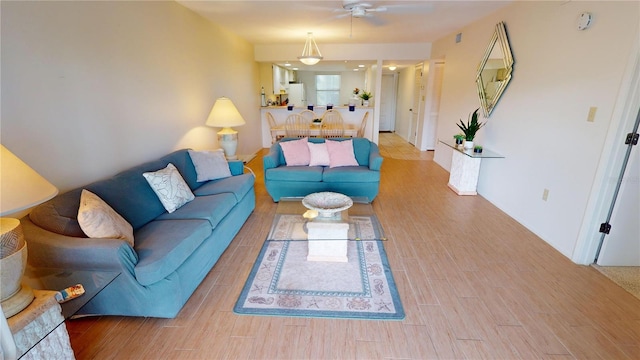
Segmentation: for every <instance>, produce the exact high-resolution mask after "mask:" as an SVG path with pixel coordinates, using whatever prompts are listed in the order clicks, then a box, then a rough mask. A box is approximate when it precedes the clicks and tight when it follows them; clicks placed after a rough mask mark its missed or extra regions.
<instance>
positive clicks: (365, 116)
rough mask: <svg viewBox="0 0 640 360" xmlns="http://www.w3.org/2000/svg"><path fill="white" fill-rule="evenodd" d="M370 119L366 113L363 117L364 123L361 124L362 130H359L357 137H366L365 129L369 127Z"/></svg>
mask: <svg viewBox="0 0 640 360" xmlns="http://www.w3.org/2000/svg"><path fill="white" fill-rule="evenodd" d="M368 117H369V112H368V111H367V112H365V113H364V116H363V117H362V122H361V123H360V128H359V129H358V134H357V135H356V136H357V137H364V129H365V128H366V127H367V118H368Z"/></svg>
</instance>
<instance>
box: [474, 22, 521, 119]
mask: <svg viewBox="0 0 640 360" xmlns="http://www.w3.org/2000/svg"><path fill="white" fill-rule="evenodd" d="M512 71H513V55H512V54H511V47H510V46H509V39H508V38H507V31H506V29H505V26H504V22H499V23H498V24H497V25H496V29H495V31H494V32H493V36H492V37H491V41H490V42H489V46H487V50H486V51H485V53H484V57H483V58H482V61H481V62H480V65H479V66H478V73H477V75H476V85H477V87H478V97H479V98H480V105H481V107H482V111H483V112H484V116H485V117H489V115H490V114H491V111H493V108H494V107H495V106H496V104H497V103H498V100H499V99H500V96H501V95H502V93H503V92H504V89H505V88H506V87H507V84H508V83H509V81H510V80H511V72H512Z"/></svg>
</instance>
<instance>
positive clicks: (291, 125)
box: [284, 114, 311, 138]
mask: <svg viewBox="0 0 640 360" xmlns="http://www.w3.org/2000/svg"><path fill="white" fill-rule="evenodd" d="M310 130H311V121H309V120H308V119H306V118H305V117H304V116H302V115H300V114H290V115H289V116H287V120H286V122H285V124H284V132H285V134H286V136H287V137H299V138H303V137H308V136H309V132H310Z"/></svg>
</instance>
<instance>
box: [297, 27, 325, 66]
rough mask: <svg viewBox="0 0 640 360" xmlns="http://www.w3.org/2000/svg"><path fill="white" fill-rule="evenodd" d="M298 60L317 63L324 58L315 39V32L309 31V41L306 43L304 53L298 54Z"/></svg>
mask: <svg viewBox="0 0 640 360" xmlns="http://www.w3.org/2000/svg"><path fill="white" fill-rule="evenodd" d="M298 60H300V62H302V63H303V64H305V65H315V64H317V63H318V62H319V61H320V60H322V54H321V53H320V49H318V45H317V44H316V41H315V40H314V39H313V33H307V41H306V42H305V43H304V49H302V55H301V56H298Z"/></svg>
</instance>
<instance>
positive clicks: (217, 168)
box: [189, 150, 231, 182]
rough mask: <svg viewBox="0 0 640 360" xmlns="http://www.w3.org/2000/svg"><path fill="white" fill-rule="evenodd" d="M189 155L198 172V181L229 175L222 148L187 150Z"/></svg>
mask: <svg viewBox="0 0 640 360" xmlns="http://www.w3.org/2000/svg"><path fill="white" fill-rule="evenodd" d="M189 156H191V161H192V162H193V166H195V168H196V173H197V174H198V178H197V179H198V182H204V181H207V180H216V179H222V178H226V177H229V176H231V170H229V163H228V162H227V159H225V157H224V152H223V151H222V150H216V151H194V150H189Z"/></svg>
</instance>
